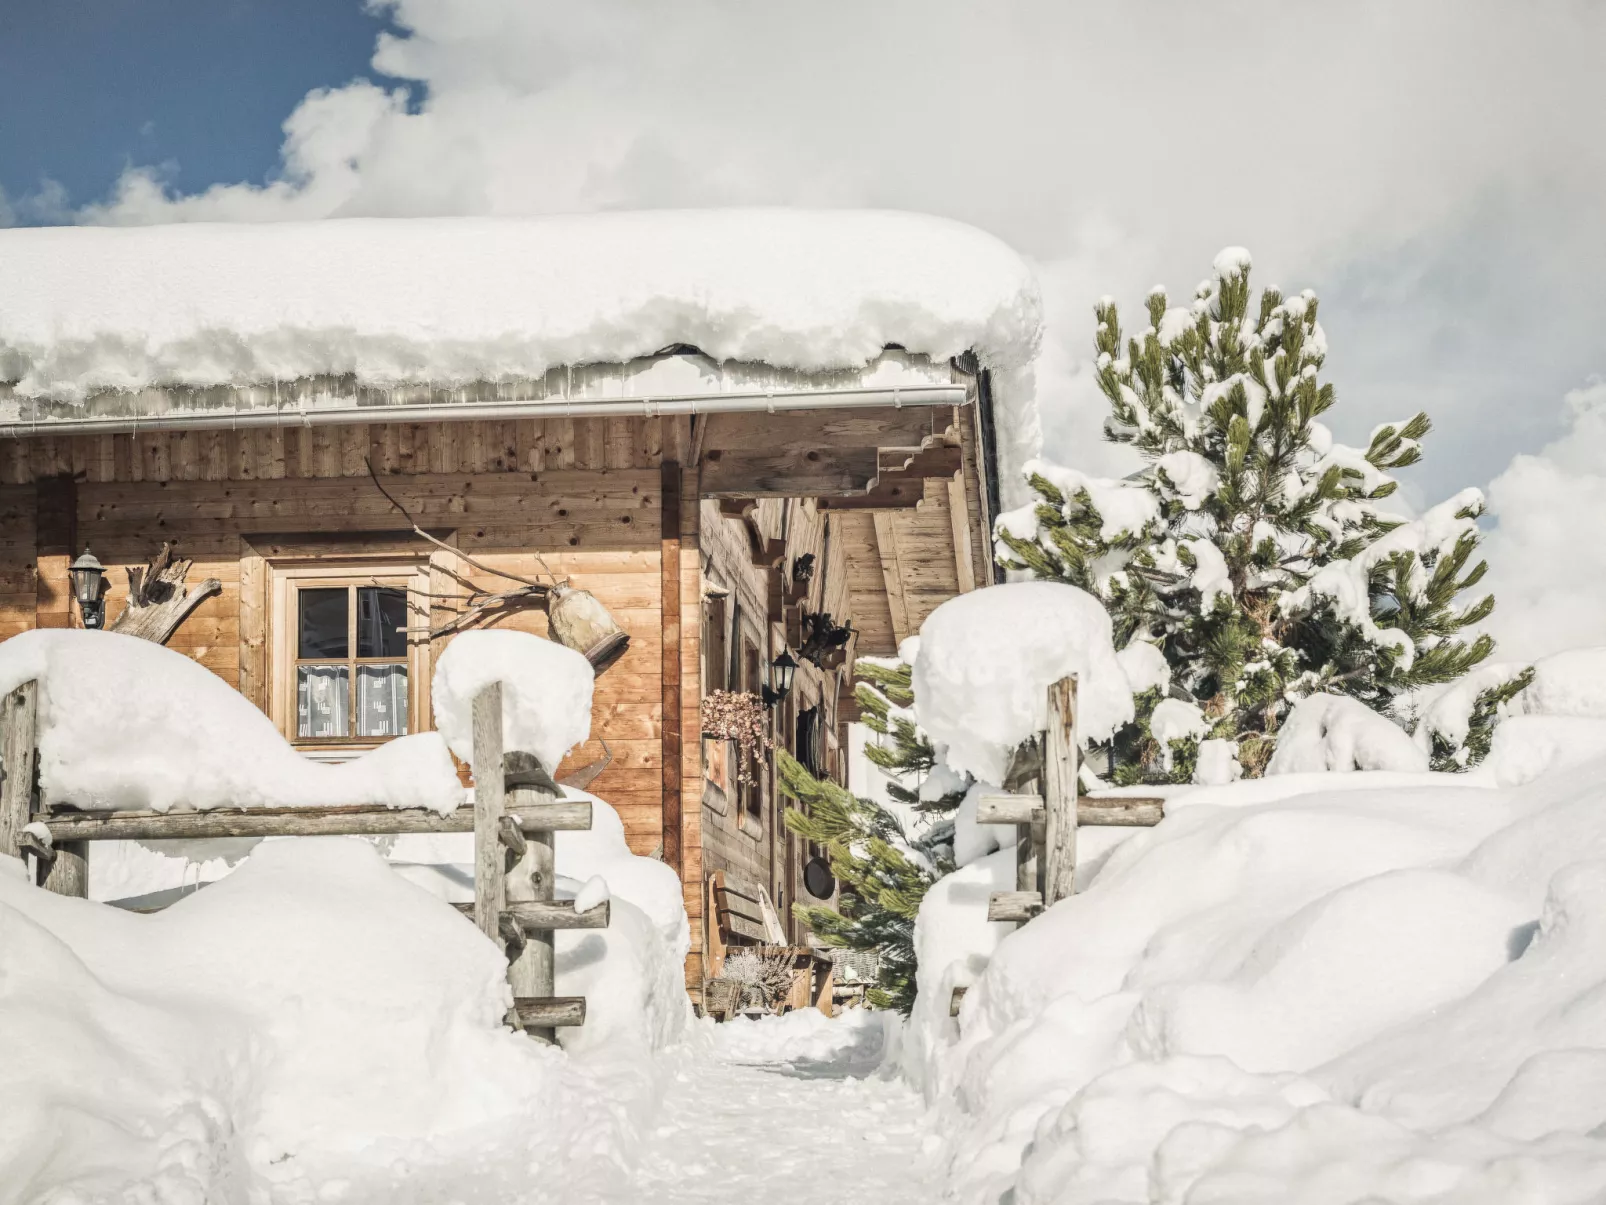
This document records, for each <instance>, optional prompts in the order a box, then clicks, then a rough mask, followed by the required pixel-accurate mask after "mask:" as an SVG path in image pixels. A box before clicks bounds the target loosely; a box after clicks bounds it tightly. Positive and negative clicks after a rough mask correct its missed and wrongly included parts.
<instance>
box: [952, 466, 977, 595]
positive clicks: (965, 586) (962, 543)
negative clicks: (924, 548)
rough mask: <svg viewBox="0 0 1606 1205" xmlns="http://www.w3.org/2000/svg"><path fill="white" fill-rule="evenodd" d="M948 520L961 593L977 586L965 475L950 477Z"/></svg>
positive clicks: (959, 474) (966, 592)
mask: <svg viewBox="0 0 1606 1205" xmlns="http://www.w3.org/2000/svg"><path fill="white" fill-rule="evenodd" d="M948 522H949V525H950V526H951V527H952V528H953V533H954V570H955V571H956V572H957V573H958V574H959V593H961V594H969V593H970V592H971V591H972V590H974V589H975V588H976V562H975V550H974V549H973V548H972V546H971V543H970V509H969V508H968V507H967V506H966V505H965V475H964V473H962V472H960V473H955V474H954V475H953V476H952V477H950V478H949V479H948Z"/></svg>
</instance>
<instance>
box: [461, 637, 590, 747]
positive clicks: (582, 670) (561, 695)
mask: <svg viewBox="0 0 1606 1205" xmlns="http://www.w3.org/2000/svg"><path fill="white" fill-rule="evenodd" d="M595 677H596V676H595V674H594V673H593V671H592V669H591V663H590V662H589V661H587V660H586V659H585V657H584V656H583V655H581V654H580V653H577V652H575V651H574V650H573V649H570V648H565V647H564V646H563V645H561V644H558V643H556V642H555V641H551V640H543V639H542V638H541V637H539V636H533V635H531V634H530V633H528V632H497V631H483V632H462V633H460V634H458V635H457V636H455V637H453V639H452V642H451V643H450V644H448V645H447V646H446V651H445V652H443V653H442V654H441V655H440V658H439V660H437V661H436V662H435V680H434V682H433V683H432V685H431V692H432V694H433V697H434V702H435V726H436V728H438V729H439V730H440V733H441V736H443V737H444V738H445V739H446V744H447V746H448V747H449V748H450V749H451V751H452V752H453V753H455V754H456V755H457V756H458V757H459V758H461V759H462V760H463V761H465V762H467V761H472V760H473V756H474V696H475V695H477V694H479V692H480V691H482V690H484V689H485V687H487V686H489V685H490V684H491V683H492V682H500V683H502V746H503V748H504V749H506V750H507V751H509V752H512V751H513V750H518V751H520V752H523V753H533V754H534V755H535V757H536V760H538V761H539V762H540V763H541V764H542V765H543V766H545V767H546V769H547V770H548V771H549V772H550V771H553V770H556V769H557V767H558V763H559V762H561V761H562V760H563V755H564V754H566V753H567V752H568V751H569V750H570V749H572V748H574V747H575V746H576V745H579V744H582V743H583V742H584V741H585V740H586V738H587V737H589V736H590V735H591V688H592V685H593V683H594V681H595Z"/></svg>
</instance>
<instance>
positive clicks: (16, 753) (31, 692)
mask: <svg viewBox="0 0 1606 1205" xmlns="http://www.w3.org/2000/svg"><path fill="white" fill-rule="evenodd" d="M38 723H39V683H37V682H34V681H28V682H23V683H21V684H20V685H19V686H18V687H17V688H16V689H15V690H11V691H8V692H6V694H5V696H4V697H3V698H0V854H9V855H10V856H11V857H13V858H17V857H21V856H22V850H21V848H20V846H19V845H18V844H17V838H18V834H20V833H21V832H22V830H23V829H24V828H25V827H26V826H27V824H28V822H29V819H30V815H31V813H32V811H33V802H34V800H33V784H34V774H35V773H36V771H37V769H38V765H39V749H38Z"/></svg>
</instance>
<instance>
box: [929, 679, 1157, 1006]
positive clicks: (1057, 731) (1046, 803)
mask: <svg viewBox="0 0 1606 1205" xmlns="http://www.w3.org/2000/svg"><path fill="white" fill-rule="evenodd" d="M1076 714H1077V709H1076V675H1075V674H1071V675H1069V676H1068V677H1064V678H1061V679H1060V680H1059V681H1057V682H1054V683H1053V684H1051V685H1050V686H1049V688H1048V728H1047V729H1046V730H1045V731H1043V732H1040V733H1038V735H1037V738H1036V740H1035V741H1030V742H1028V743H1027V744H1025V745H1023V746H1022V747H1021V749H1020V750H1019V751H1018V752H1017V753H1016V755H1015V758H1014V760H1013V761H1012V762H1011V765H1010V769H1009V772H1008V773H1007V774H1006V775H1005V776H1004V777H1005V785H1006V786H1011V785H1026V784H1029V783H1031V782H1032V781H1034V780H1035V781H1036V783H1037V784H1038V788H1039V791H1040V792H1041V793H1040V794H1013V793H1010V794H995V795H983V796H982V797H981V799H980V800H978V801H977V805H976V823H977V824H1012V825H1014V826H1015V831H1016V834H1017V836H1016V842H1015V890H1014V891H995V892H993V893H992V895H991V896H989V897H988V900H987V919H988V920H990V921H1015V922H1017V923H1019V924H1025V923H1026V922H1027V921H1029V920H1031V919H1032V918H1033V917H1034V916H1037V915H1038V914H1039V913H1041V912H1042V911H1043V910H1044V909H1045V908H1049V907H1052V906H1053V905H1054V904H1055V903H1057V902H1058V901H1060V900H1062V899H1064V898H1065V897H1066V896H1068V895H1070V894H1071V892H1072V890H1073V889H1074V886H1075V880H1076V830H1077V828H1078V827H1080V826H1081V825H1084V824H1085V825H1100V826H1102V825H1131V826H1141V827H1150V826H1153V825H1156V824H1159V823H1160V821H1161V820H1162V819H1164V817H1165V801H1164V800H1163V799H1159V798H1149V797H1140V796H1120V797H1116V798H1111V799H1092V798H1090V797H1088V796H1085V795H1082V794H1080V793H1079V788H1078V786H1077V773H1078V766H1077V751H1078V750H1079V749H1080V748H1081V742H1080V740H1079V739H1078V734H1077V724H1076ZM964 995H965V989H964V988H963V987H956V988H954V992H953V998H952V1000H951V1001H950V1004H949V1013H950V1015H953V1016H958V1014H959V1003H960V1001H961V1000H962V999H963V998H964Z"/></svg>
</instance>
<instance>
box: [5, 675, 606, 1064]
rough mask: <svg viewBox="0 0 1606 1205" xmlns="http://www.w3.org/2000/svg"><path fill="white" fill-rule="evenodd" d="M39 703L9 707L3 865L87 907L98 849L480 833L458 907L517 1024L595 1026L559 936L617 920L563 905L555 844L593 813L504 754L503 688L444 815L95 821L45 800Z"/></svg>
mask: <svg viewBox="0 0 1606 1205" xmlns="http://www.w3.org/2000/svg"><path fill="white" fill-rule="evenodd" d="M38 696H39V692H38V684H37V683H35V682H25V683H23V684H22V685H21V686H19V687H18V688H17V689H16V690H13V691H11V692H10V693H8V694H7V695H5V697H4V698H3V699H0V854H10V855H12V856H14V857H22V856H24V855H27V854H31V855H32V856H33V858H34V865H35V871H34V873H35V877H36V881H37V882H38V883H39V885H40V886H42V887H44V888H45V889H46V890H49V891H53V892H56V893H57V894H60V895H70V896H78V897H80V898H87V897H88V895H89V843H90V842H92V841H152V840H171V839H175V838H177V839H185V838H189V839H194V838H206V837H316V836H376V835H389V834H395V833H469V832H472V833H473V834H474V902H473V903H472V904H459V905H457V907H458V908H459V909H460V910H462V911H465V912H468V913H470V914H471V915H472V916H473V918H474V921H475V923H476V924H477V925H478V926H479V927H480V930H481V931H482V932H483V933H484V934H485V935H486V936H487V937H489V938H490V939H491V940H492V941H494V942H496V943H497V944H498V945H499V946H500V947H501V948H502V949H503V951H504V952H505V953H506V955H507V958H508V981H509V983H510V985H511V986H512V988H513V996H514V1000H513V1007H512V1009H510V1010H509V1012H508V1021H509V1023H510V1024H512V1025H514V1026H515V1027H516V1028H521V1029H523V1030H524V1031H525V1032H526V1033H528V1034H530V1035H531V1036H532V1037H536V1038H539V1039H541V1040H544V1041H552V1040H554V1038H555V1028H556V1027H557V1026H571V1025H583V1024H584V1023H585V1016H586V1002H585V998H584V997H583V996H557V995H554V994H553V992H554V989H555V965H554V963H555V959H554V954H553V934H554V933H555V931H556V930H559V929H605V928H607V927H608V924H609V921H610V919H611V908H610V906H609V904H608V903H607V902H606V901H604V902H603V903H601V904H598V905H596V906H595V907H593V908H589V909H587V910H586V911H584V912H579V911H577V910H576V909H575V906H574V901H573V900H559V899H556V898H555V888H556V886H557V882H556V879H557V876H556V872H555V868H554V864H553V844H552V834H553V833H555V832H574V831H583V830H586V829H589V828H590V827H591V804H590V802H589V801H585V800H567V799H559V798H557V797H556V793H555V790H554V788H553V784H552V779H551V776H550V774H549V773H548V772H547V771H546V769H545V768H544V767H542V766H541V765H540V764H539V762H537V761H536V759H535V758H534V757H532V756H531V755H530V754H528V753H522V752H517V751H514V752H504V750H503V741H502V736H503V733H502V687H501V684H500V683H492V684H491V685H490V686H487V687H486V688H485V689H484V690H482V691H481V692H480V693H479V694H478V695H477V696H476V697H475V699H474V702H473V725H474V726H473V736H474V751H473V769H474V803H473V804H472V805H465V806H463V807H459V808H456V809H455V810H453V811H450V812H446V813H444V814H443V813H440V812H432V811H427V810H425V809H422V808H388V807H384V806H383V805H378V804H362V805H355V806H346V807H327V808H319V807H296V808H215V809H212V810H210V811H204V812H184V811H173V812H154V811H136V810H116V811H89V810H84V809H81V808H77V807H74V806H73V805H72V803H71V801H67V800H52V799H46V798H44V796H43V793H42V792H41V790H40V787H39V769H38V765H39V756H38V739H37V737H38V733H37V728H38ZM40 829H43V830H44V831H45V832H46V833H48V834H49V839H48V841H47V840H44V839H43V838H42V837H41V836H40Z"/></svg>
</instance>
